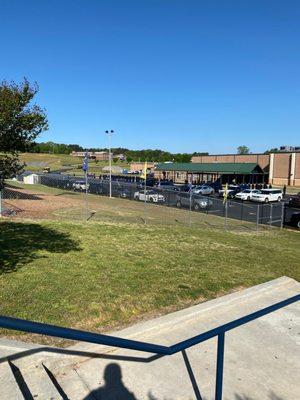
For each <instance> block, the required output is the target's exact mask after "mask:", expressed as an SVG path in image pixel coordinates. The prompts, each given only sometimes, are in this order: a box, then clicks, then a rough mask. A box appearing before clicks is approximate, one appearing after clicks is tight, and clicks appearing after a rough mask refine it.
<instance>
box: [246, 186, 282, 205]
mask: <svg viewBox="0 0 300 400" xmlns="http://www.w3.org/2000/svg"><path fill="white" fill-rule="evenodd" d="M282 197H283V194H282V191H281V190H280V189H262V190H260V191H259V193H256V194H253V195H252V198H251V200H252V201H258V202H260V203H269V202H270V201H281V200H282Z"/></svg>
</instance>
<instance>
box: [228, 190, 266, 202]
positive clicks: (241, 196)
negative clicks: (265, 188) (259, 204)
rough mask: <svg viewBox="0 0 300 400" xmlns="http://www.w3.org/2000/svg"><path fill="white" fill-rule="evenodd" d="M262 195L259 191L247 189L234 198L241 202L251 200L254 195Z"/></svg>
mask: <svg viewBox="0 0 300 400" xmlns="http://www.w3.org/2000/svg"><path fill="white" fill-rule="evenodd" d="M258 193H260V190H258V189H245V190H243V191H241V192H239V193H237V194H236V195H235V196H234V197H235V198H236V199H239V200H251V199H252V196H253V195H254V194H258Z"/></svg>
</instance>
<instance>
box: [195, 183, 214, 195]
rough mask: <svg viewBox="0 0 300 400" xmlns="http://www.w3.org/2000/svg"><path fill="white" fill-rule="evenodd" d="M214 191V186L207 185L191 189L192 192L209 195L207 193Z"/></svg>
mask: <svg viewBox="0 0 300 400" xmlns="http://www.w3.org/2000/svg"><path fill="white" fill-rule="evenodd" d="M214 192H215V190H214V188H212V187H211V186H208V185H201V186H196V187H195V188H194V189H193V194H202V195H209V194H214Z"/></svg>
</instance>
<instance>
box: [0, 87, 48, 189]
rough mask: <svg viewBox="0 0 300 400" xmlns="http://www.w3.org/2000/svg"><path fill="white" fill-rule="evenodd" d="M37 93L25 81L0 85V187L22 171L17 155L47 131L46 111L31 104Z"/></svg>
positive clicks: (32, 144) (27, 148)
mask: <svg viewBox="0 0 300 400" xmlns="http://www.w3.org/2000/svg"><path fill="white" fill-rule="evenodd" d="M37 92H38V86H37V84H34V85H31V84H30V83H29V82H28V81H27V79H24V81H23V82H22V83H21V84H19V85H18V84H16V83H15V82H7V81H2V82H1V83H0V185H1V186H2V185H3V182H4V179H5V178H10V177H12V176H13V175H14V174H16V173H17V172H20V171H21V170H22V169H23V166H24V165H21V164H20V162H19V157H18V154H19V152H25V151H29V150H30V149H31V148H32V147H33V146H34V140H35V139H36V138H37V137H38V135H39V134H40V133H41V132H42V131H44V130H46V129H48V121H47V118H46V114H45V111H44V110H42V109H41V108H40V107H39V106H37V105H35V104H33V105H32V104H30V103H31V101H32V99H33V98H34V96H35V95H36V93H37Z"/></svg>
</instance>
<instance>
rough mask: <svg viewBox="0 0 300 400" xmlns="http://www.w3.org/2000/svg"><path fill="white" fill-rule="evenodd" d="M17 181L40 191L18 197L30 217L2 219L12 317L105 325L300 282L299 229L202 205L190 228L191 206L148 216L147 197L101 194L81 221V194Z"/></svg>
mask: <svg viewBox="0 0 300 400" xmlns="http://www.w3.org/2000/svg"><path fill="white" fill-rule="evenodd" d="M13 184H14V185H16V186H17V188H16V189H19V190H20V191H21V190H23V191H24V192H25V191H26V192H27V193H29V194H30V193H34V194H35V196H34V198H32V200H30V199H29V198H28V199H25V200H13V199H11V200H9V203H15V204H16V205H19V207H20V209H22V210H24V212H23V213H21V214H19V215H20V216H23V218H21V217H19V218H17V217H16V218H12V219H11V220H9V219H4V218H3V219H0V232H1V235H0V287H1V291H0V303H1V310H2V314H3V315H8V316H15V317H20V318H25V319H32V320H35V321H43V322H48V323H53V324H58V325H62V326H70V327H74V328H81V329H86V330H93V331H104V330H107V329H110V328H113V327H118V326H123V325H127V324H130V323H132V322H134V321H136V320H138V319H140V318H144V317H149V316H153V315H157V314H160V313H166V312H168V311H170V310H176V309H180V308H184V307H186V306H189V305H191V304H194V303H199V302H201V301H204V300H207V299H211V298H214V297H217V296H219V295H222V294H224V293H228V292H230V291H233V290H238V289H240V288H244V287H249V286H252V285H256V284H259V283H262V282H266V281H268V280H271V279H274V278H277V277H280V276H282V275H287V276H290V277H292V278H295V279H297V280H300V268H299V257H300V246H299V238H300V236H299V232H296V231H291V230H285V229H284V230H280V229H274V230H270V229H262V230H260V231H259V232H256V231H255V230H252V229H251V226H250V225H251V224H250V223H249V224H245V223H243V224H242V225H243V228H244V229H243V230H242V231H238V230H235V229H234V226H236V225H237V227H238V224H240V225H241V223H240V221H236V220H232V221H230V223H229V225H230V228H231V229H230V231H224V221H223V220H222V218H220V217H217V216H213V215H206V214H203V213H193V220H192V221H191V224H190V225H191V226H188V225H189V221H188V212H186V211H184V210H177V209H172V208H170V209H168V208H166V207H159V206H156V205H151V204H150V205H149V207H148V208H147V210H146V219H147V224H144V223H143V222H142V218H141V217H145V208H144V204H143V203H139V202H133V201H129V200H123V199H114V198H113V199H109V198H107V197H101V196H93V195H91V196H89V207H90V209H91V210H93V211H94V212H95V215H94V216H93V218H91V219H90V220H89V222H82V221H80V219H79V218H77V217H78V215H77V212H78V211H80V210H81V213H83V212H84V196H83V195H82V194H81V193H72V192H70V193H66V192H64V191H62V190H59V189H57V188H44V187H42V186H41V185H39V186H32V185H30V188H29V186H28V185H23V184H20V183H18V184H17V183H13ZM26 210H27V211H26ZM184 220H185V224H184ZM171 221H173V224H172V225H170V223H171ZM254 228H255V227H254ZM1 334H2V335H6V336H12V337H14V336H16V335H17V334H16V333H15V332H8V331H4V330H2V332H1ZM23 337H24V336H23ZM28 339H34V340H38V341H41V340H42V339H41V338H40V337H34V338H33V337H28ZM43 340H46V341H47V340H50V339H46V338H44V339H43ZM50 343H51V341H50Z"/></svg>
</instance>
